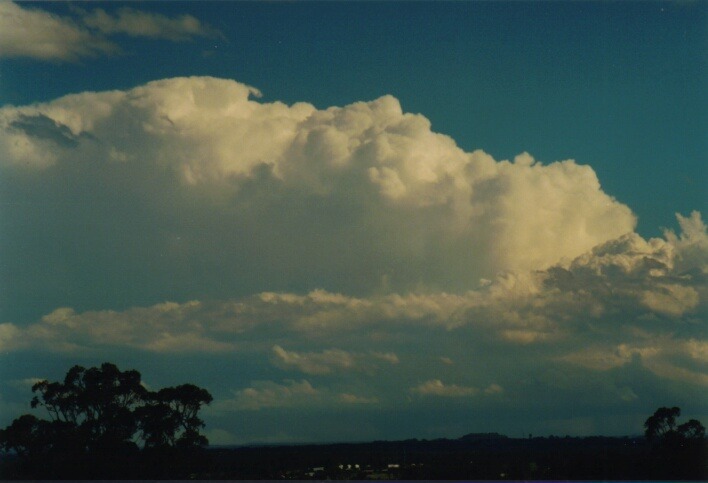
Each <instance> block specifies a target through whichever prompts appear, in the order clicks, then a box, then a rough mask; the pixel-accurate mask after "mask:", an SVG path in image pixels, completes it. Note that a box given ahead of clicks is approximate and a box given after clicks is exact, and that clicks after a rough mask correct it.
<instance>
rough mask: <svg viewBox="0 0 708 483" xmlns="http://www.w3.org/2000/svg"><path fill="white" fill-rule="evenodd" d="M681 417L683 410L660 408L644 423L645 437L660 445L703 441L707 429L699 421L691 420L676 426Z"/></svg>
mask: <svg viewBox="0 0 708 483" xmlns="http://www.w3.org/2000/svg"><path fill="white" fill-rule="evenodd" d="M679 416H681V408H678V407H672V408H668V407H660V408H659V409H657V410H656V411H655V412H654V414H653V415H651V416H649V418H647V420H646V421H645V422H644V435H645V436H646V437H647V439H648V440H650V441H654V442H658V443H671V442H674V441H677V442H683V441H691V440H703V439H704V438H705V435H706V428H704V427H703V425H702V424H701V423H700V421H698V420H697V419H691V420H689V421H688V422H686V423H683V424H681V425H678V426H677V425H676V419H677V418H678V417H679Z"/></svg>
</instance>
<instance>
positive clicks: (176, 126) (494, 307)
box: [0, 78, 708, 439]
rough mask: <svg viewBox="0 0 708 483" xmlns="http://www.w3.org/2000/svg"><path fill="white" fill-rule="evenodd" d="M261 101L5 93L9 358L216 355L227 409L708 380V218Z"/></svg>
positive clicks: (408, 129)
mask: <svg viewBox="0 0 708 483" xmlns="http://www.w3.org/2000/svg"><path fill="white" fill-rule="evenodd" d="M259 97H260V92H259V91H258V90H257V89H256V88H254V87H251V86H247V85H244V84H240V83H237V82H234V81H230V80H223V79H213V78H178V79H167V80H162V81H157V82H152V83H149V84H147V85H144V86H140V87H137V88H135V89H131V90H128V91H111V92H98V93H80V94H76V95H71V96H65V97H63V98H60V99H57V100H55V101H52V102H48V103H42V104H34V105H29V106H20V107H12V106H8V107H4V108H1V109H0V184H1V185H2V189H1V190H0V206H5V207H10V206H11V207H13V210H5V211H3V213H2V218H3V220H2V222H3V227H4V228H3V231H2V233H0V243H2V248H3V264H2V265H0V281H12V284H9V283H6V286H5V287H2V288H3V290H0V297H2V301H3V303H0V307H7V308H6V309H4V310H5V312H3V315H2V319H1V320H0V351H2V353H3V354H12V355H16V356H17V357H21V356H22V355H23V354H29V353H34V352H36V351H42V352H43V353H45V354H51V356H52V357H56V358H76V357H81V358H95V357H98V355H100V356H101V357H103V356H104V355H105V357H110V356H111V355H116V357H118V358H120V357H131V358H132V357H135V358H138V359H139V358H141V357H147V358H149V359H150V360H151V361H158V360H162V358H163V357H167V356H172V355H174V354H179V355H180V358H193V357H199V358H201V359H200V360H203V361H217V360H218V362H215V363H214V370H213V371H212V372H211V373H210V374H209V377H212V378H215V380H216V379H218V380H219V383H218V384H215V387H216V390H215V391H214V393H215V402H214V405H213V407H212V408H211V409H210V411H212V412H210V413H209V414H210V417H212V418H215V420H217V422H218V424H222V425H223V424H224V423H225V419H224V418H226V416H224V414H229V413H231V412H233V411H255V410H262V411H269V412H270V414H274V415H276V416H277V415H283V414H286V413H287V411H288V410H290V409H293V408H298V410H301V411H302V414H304V412H306V411H304V409H303V408H310V407H314V408H319V409H321V408H325V407H326V408H330V409H332V410H333V411H334V412H336V411H340V410H342V411H343V410H344V409H342V408H345V409H347V410H348V411H352V412H357V411H360V412H362V413H364V412H367V411H374V410H376V411H391V412H396V414H398V413H399V411H400V413H401V414H406V415H407V416H405V417H408V418H410V419H408V420H403V419H402V420H401V422H400V424H401V428H404V427H410V425H409V423H410V422H411V421H415V420H417V419H416V417H417V416H416V414H418V413H416V411H427V410H432V409H431V408H433V407H435V408H437V405H438V403H440V401H442V400H444V401H445V403H446V404H449V405H451V407H452V406H454V409H455V410H459V411H462V412H464V411H469V410H470V408H475V409H478V410H480V411H488V412H491V411H495V410H499V411H501V410H502V409H504V410H505V411H509V412H511V413H513V411H523V412H524V414H526V411H527V409H528V408H534V407H535V408H543V411H546V410H547V408H548V407H557V406H558V405H559V404H560V403H559V401H561V400H574V401H582V405H584V406H585V407H589V406H592V405H595V406H598V405H600V406H603V407H608V406H612V407H620V408H622V410H624V408H626V407H635V406H632V405H637V406H636V407H638V405H649V404H651V405H654V403H655V401H656V400H658V399H661V400H671V401H676V402H675V403H674V402H672V404H680V402H681V401H690V400H692V398H693V399H695V394H698V393H699V392H700V391H704V390H705V387H706V386H707V385H708V381H707V380H706V378H705V364H706V347H705V333H704V332H705V330H704V325H705V317H706V313H707V312H708V311H707V310H706V309H707V306H706V300H707V299H708V298H707V296H708V283H707V281H708V278H707V277H708V258H707V257H708V235H707V234H706V226H705V224H704V223H703V221H702V219H701V215H700V214H699V213H697V212H695V213H692V214H690V215H689V216H685V217H684V216H680V215H679V216H678V221H679V226H680V231H679V232H678V233H673V232H671V231H667V232H665V234H664V236H663V237H661V238H652V239H648V240H647V239H644V238H642V237H641V236H639V235H638V234H636V233H634V231H633V228H634V224H635V219H634V216H633V215H632V213H631V211H630V210H629V209H628V208H627V207H626V206H624V205H623V204H621V203H619V202H618V201H617V200H615V199H613V198H612V197H611V196H609V195H608V194H606V193H604V192H603V191H602V189H601V187H600V184H599V182H598V180H597V177H596V176H595V173H594V172H593V170H592V169H591V168H590V167H589V166H581V165H578V164H577V163H575V162H574V161H572V160H565V161H560V162H551V163H547V164H545V163H541V162H538V161H535V160H534V159H533V158H532V157H531V156H530V155H528V154H521V155H519V156H517V157H516V158H515V159H514V160H512V161H504V160H502V161H497V160H494V159H493V158H492V157H491V156H489V155H487V154H485V153H484V152H482V151H474V152H471V153H470V152H465V151H463V150H462V149H460V148H459V147H458V146H456V144H455V143H454V141H453V140H452V139H450V138H449V137H447V136H445V135H442V134H439V133H435V132H433V131H432V130H431V129H430V123H429V122H428V121H427V119H425V118H424V117H423V116H422V115H418V114H410V113H405V112H403V110H402V108H401V106H400V104H399V102H398V101H397V100H396V99H395V98H393V97H392V96H384V97H381V98H379V99H376V100H374V101H370V102H359V103H354V104H351V105H348V106H343V107H330V108H328V109H317V108H315V107H314V106H312V105H310V104H306V103H298V104H293V105H286V104H283V103H280V102H262V101H260V100H259V99H258V98H259ZM166 300H168V302H165V301H166ZM169 300H172V301H169ZM511 354H513V357H511V356H510V355H511ZM131 360H132V359H131ZM204 364H208V362H205V363H204ZM225 367H228V368H230V369H229V370H224V368H225ZM298 373H301V375H303V377H307V379H298V376H293V374H298ZM32 375H34V374H32V373H30V374H26V375H23V376H17V377H15V379H20V378H24V377H29V376H32ZM288 378H293V379H288ZM197 382H198V381H197ZM229 390H231V392H230V393H229V392H228V391H229ZM443 398H444V399H443ZM521 406H523V408H522V409H520V408H521ZM495 408H496V409H495ZM500 408H501V409H500ZM650 409H654V408H650ZM406 411H407V412H406ZM539 411H541V410H540V409H539ZM642 411H644V408H643V409H642ZM276 413H277V414H276ZM348 414H349V413H348ZM357 414H359V413H357ZM380 414H384V412H381V413H380ZM282 417H283V418H285V416H282ZM313 417H314V416H313ZM317 417H321V414H319V413H318V416H317ZM362 417H363V416H362ZM381 417H384V416H381ZM526 417H527V416H524V418H526ZM554 417H556V416H554ZM219 418H221V419H219ZM557 418H558V419H559V420H562V418H561V417H560V416H558V417H557ZM389 419H391V418H389ZM274 421H275V422H274V423H273V425H274V427H273V428H271V429H272V430H273V431H276V430H279V428H278V426H280V425H281V420H279V419H276V420H274ZM303 421H305V420H304V419H303V420H301V422H302V424H303V425H305V426H306V424H305V422H303ZM392 424H393V423H392ZM549 424H550V423H549ZM559 424H560V423H559ZM639 425H640V426H641V421H640V422H639ZM219 427H225V426H219ZM345 429H346V428H345ZM496 429H497V428H490V430H496ZM401 431H403V430H401ZM370 434H376V431H375V428H374V429H372V430H371V431H370ZM223 436H224V439H228V435H225V434H224V435H223ZM411 436H415V435H411Z"/></svg>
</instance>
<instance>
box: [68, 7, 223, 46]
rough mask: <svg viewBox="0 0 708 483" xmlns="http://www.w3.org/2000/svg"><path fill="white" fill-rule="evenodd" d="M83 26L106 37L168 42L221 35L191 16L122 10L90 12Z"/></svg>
mask: <svg viewBox="0 0 708 483" xmlns="http://www.w3.org/2000/svg"><path fill="white" fill-rule="evenodd" d="M82 20H83V22H84V24H85V25H86V26H87V27H89V28H91V29H95V30H98V31H99V32H101V33H103V34H106V35H113V34H126V35H130V36H131V37H152V38H161V39H167V40H174V41H179V40H189V39H190V38H192V37H194V36H208V37H214V36H217V35H219V32H218V31H216V30H214V29H212V28H211V27H208V26H206V25H204V24H203V23H201V22H200V21H199V20H198V19H196V18H195V17H193V16H191V15H181V16H179V17H175V18H170V17H165V16H164V15H159V14H155V13H149V12H142V11H140V10H135V9H132V8H121V9H119V10H118V11H117V12H116V13H115V14H114V15H111V14H110V13H107V12H106V11H105V10H103V9H101V8H96V9H94V10H91V11H90V12H87V13H85V14H84V15H83V18H82Z"/></svg>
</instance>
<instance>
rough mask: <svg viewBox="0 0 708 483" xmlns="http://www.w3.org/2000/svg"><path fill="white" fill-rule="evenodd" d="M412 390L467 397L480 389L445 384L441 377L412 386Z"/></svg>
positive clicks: (444, 395)
mask: <svg viewBox="0 0 708 483" xmlns="http://www.w3.org/2000/svg"><path fill="white" fill-rule="evenodd" d="M411 392H413V393H416V394H420V395H421V396H440V397H465V396H472V395H474V394H477V393H478V392H479V389H476V388H474V387H467V386H458V385H455V384H445V383H443V382H442V381H441V380H440V379H431V380H429V381H425V382H424V383H422V384H420V385H419V386H416V387H413V388H411Z"/></svg>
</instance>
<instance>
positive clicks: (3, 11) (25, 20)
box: [0, 1, 118, 61]
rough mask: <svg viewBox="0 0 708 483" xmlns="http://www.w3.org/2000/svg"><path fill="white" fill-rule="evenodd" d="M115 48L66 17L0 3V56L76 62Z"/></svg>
mask: <svg viewBox="0 0 708 483" xmlns="http://www.w3.org/2000/svg"><path fill="white" fill-rule="evenodd" d="M117 51H118V47H117V46H116V45H115V44H113V43H111V42H109V41H108V40H106V39H104V38H102V37H100V36H97V35H95V34H93V33H91V32H89V31H88V30H86V29H85V28H83V27H81V26H80V25H78V24H77V23H76V22H74V21H73V20H71V19H69V18H65V17H60V16H58V15H54V14H51V13H48V12H45V11H42V10H39V9H36V8H27V9H25V8H22V7H21V6H19V5H17V4H16V3H13V2H9V1H4V2H0V57H31V58H34V59H39V60H58V61H76V60H78V59H79V58H82V57H95V56H97V55H101V54H110V53H115V52H117Z"/></svg>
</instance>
